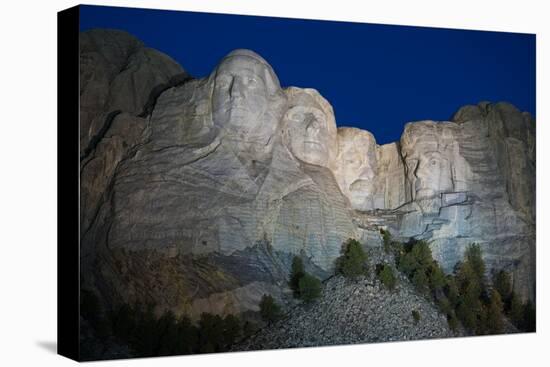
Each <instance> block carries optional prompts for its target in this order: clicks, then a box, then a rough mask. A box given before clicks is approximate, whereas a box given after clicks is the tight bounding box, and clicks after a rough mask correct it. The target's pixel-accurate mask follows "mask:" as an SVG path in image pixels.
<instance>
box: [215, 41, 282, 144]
mask: <svg viewBox="0 0 550 367" xmlns="http://www.w3.org/2000/svg"><path fill="white" fill-rule="evenodd" d="M211 78H212V79H213V82H214V87H213V94H212V117H213V120H214V124H215V125H217V126H220V127H223V128H224V129H225V131H226V134H227V135H228V137H229V138H231V139H233V140H237V141H238V142H239V143H240V144H243V145H244V146H243V148H245V149H246V148H251V149H252V151H254V152H256V151H259V152H258V153H261V151H263V150H265V149H266V146H268V145H269V142H270V140H271V137H272V136H273V134H274V133H275V131H276V129H277V126H278V123H279V121H280V119H281V116H282V114H283V109H284V105H285V102H286V99H285V96H284V94H283V92H282V90H281V87H280V85H279V80H278V79H277V76H276V75H275V73H274V72H273V69H272V68H271V66H269V64H268V63H267V62H266V61H265V60H264V59H263V58H262V57H261V56H259V55H257V54H256V53H254V52H253V51H249V50H235V51H233V52H231V53H230V54H228V55H227V56H226V57H225V58H224V59H223V60H222V61H221V63H220V64H219V65H218V67H217V68H216V70H215V71H214V73H213V75H212V76H211Z"/></svg>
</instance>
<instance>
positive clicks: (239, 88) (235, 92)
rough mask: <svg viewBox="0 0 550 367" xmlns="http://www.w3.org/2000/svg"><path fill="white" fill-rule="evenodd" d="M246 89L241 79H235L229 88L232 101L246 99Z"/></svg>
mask: <svg viewBox="0 0 550 367" xmlns="http://www.w3.org/2000/svg"><path fill="white" fill-rule="evenodd" d="M245 90H246V87H245V85H244V83H243V81H242V79H241V78H239V77H237V76H236V77H234V78H233V80H232V81H231V86H230V87H229V94H230V96H231V99H234V100H236V99H243V98H245V97H246V93H245Z"/></svg>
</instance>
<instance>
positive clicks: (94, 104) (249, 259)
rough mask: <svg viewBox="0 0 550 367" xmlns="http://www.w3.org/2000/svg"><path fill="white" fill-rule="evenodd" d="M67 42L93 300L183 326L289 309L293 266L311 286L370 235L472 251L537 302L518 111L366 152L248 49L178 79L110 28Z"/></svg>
mask: <svg viewBox="0 0 550 367" xmlns="http://www.w3.org/2000/svg"><path fill="white" fill-rule="evenodd" d="M81 45H82V46H81V64H82V65H81V109H82V110H81V122H80V123H81V137H80V139H81V172H80V174H81V249H82V251H81V253H82V261H81V263H82V264H81V266H82V277H83V286H84V287H88V288H93V289H95V290H96V291H97V292H98V293H99V294H100V295H101V297H102V298H103V299H105V300H106V303H107V304H111V305H115V304H117V303H118V302H129V303H134V302H145V303H154V304H156V305H157V307H158V310H159V311H161V310H166V309H170V310H172V311H174V312H175V313H176V315H180V314H183V313H186V314H189V315H191V316H192V317H194V318H196V317H198V315H199V314H200V312H205V311H209V312H212V313H222V314H224V313H244V312H246V311H250V310H252V311H257V310H258V303H259V300H260V298H261V296H262V295H263V294H264V293H269V294H272V295H274V296H275V298H277V299H278V300H279V301H280V302H282V303H286V302H291V301H290V300H289V299H288V298H289V297H288V295H289V294H290V293H289V290H288V286H287V277H288V272H289V268H290V264H291V260H292V256H293V255H301V256H302V258H303V259H304V260H305V264H306V269H307V270H308V271H309V272H311V273H314V274H316V275H317V276H319V277H321V278H326V277H328V276H329V275H330V274H331V273H332V271H333V267H334V261H335V259H336V258H337V257H338V256H339V254H340V248H341V244H342V243H343V242H344V241H345V240H346V239H347V238H350V237H351V238H357V239H362V241H363V242H364V243H365V244H366V245H367V246H379V245H380V235H379V229H380V228H389V229H390V230H391V232H392V233H393V234H394V236H396V237H398V238H403V239H405V238H408V237H417V238H425V239H428V240H430V241H431V246H432V250H433V252H434V255H435V257H436V258H437V259H438V260H439V261H440V262H441V263H442V264H443V265H444V267H445V269H446V270H447V271H451V270H452V268H453V266H454V264H455V263H456V262H457V261H460V260H461V258H462V252H463V250H464V248H465V246H466V245H468V244H469V243H472V242H477V243H480V244H481V245H482V247H483V250H484V254H485V257H486V260H487V262H488V264H489V270H490V269H493V268H506V269H508V270H511V271H512V272H513V274H514V286H515V288H516V289H517V290H518V291H519V292H520V293H521V294H522V295H523V296H524V297H528V296H529V297H534V264H535V261H534V254H535V247H534V246H535V237H534V236H535V206H534V203H535V201H534V200H535V198H534V192H535V190H534V185H535V154H534V152H535V148H534V144H535V123H534V120H533V118H532V117H531V116H530V115H529V114H526V113H521V112H520V111H518V110H517V109H515V108H514V107H513V106H511V105H509V104H504V103H497V104H487V103H481V104H480V105H478V106H467V107H464V108H462V109H460V110H459V111H458V112H457V113H456V115H455V116H454V118H453V121H451V122H433V121H422V122H415V123H410V124H407V126H406V127H405V131H404V133H403V136H402V138H401V141H400V142H395V143H391V144H386V145H382V146H379V145H377V144H376V141H375V139H374V137H373V136H372V134H370V133H369V132H367V131H362V130H359V129H355V128H338V129H337V127H336V120H335V116H334V112H333V110H332V107H331V105H330V103H329V102H328V101H327V100H325V99H324V98H323V97H322V96H321V95H320V94H319V93H318V92H317V91H315V90H314V89H303V88H296V87H288V88H286V89H283V88H282V87H281V86H280V83H279V80H278V78H277V76H276V74H275V72H274V70H273V69H272V68H271V66H270V65H269V64H268V63H267V61H266V60H264V59H263V58H262V57H261V56H259V55H257V54H255V53H254V52H252V51H249V50H235V51H233V52H231V53H230V54H229V55H227V56H226V57H225V58H224V59H222V60H221V62H220V63H219V65H218V66H217V67H216V69H215V70H214V71H213V72H212V73H211V75H209V76H208V77H206V78H203V79H192V78H190V77H189V76H188V75H187V74H186V73H185V71H184V70H183V69H182V68H181V67H180V66H178V65H177V64H176V63H175V62H174V61H173V60H171V59H170V58H169V57H167V56H165V55H163V54H161V53H159V52H157V51H154V50H151V49H148V48H146V47H145V46H144V45H143V44H142V43H141V42H139V41H138V40H136V39H135V38H133V37H131V36H129V35H128V34H125V33H123V32H117V31H102V30H94V31H89V32H84V33H82V34H81Z"/></svg>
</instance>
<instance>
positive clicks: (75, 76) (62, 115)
mask: <svg viewBox="0 0 550 367" xmlns="http://www.w3.org/2000/svg"><path fill="white" fill-rule="evenodd" d="M79 18H80V9H79V7H78V6H75V7H72V8H69V9H66V10H63V11H60V12H58V13H57V180H58V181H57V205H58V209H57V236H58V237H57V353H58V354H60V355H62V356H65V357H67V358H71V359H74V360H80V350H79V329H80V328H79V323H80V321H79V320H80V316H79V314H80V310H79V307H80V294H79V283H80V282H79V278H80V275H79V270H80V269H79V268H80V258H79V254H80V235H79V231H80V228H79V223H80V221H79V195H80V193H79V176H80V173H79V126H78V125H79V123H78V121H79V41H78V32H79Z"/></svg>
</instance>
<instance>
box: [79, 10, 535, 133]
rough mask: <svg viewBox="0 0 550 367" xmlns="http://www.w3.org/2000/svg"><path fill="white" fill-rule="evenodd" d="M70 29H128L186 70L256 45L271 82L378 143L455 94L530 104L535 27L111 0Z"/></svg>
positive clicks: (439, 112)
mask: <svg viewBox="0 0 550 367" xmlns="http://www.w3.org/2000/svg"><path fill="white" fill-rule="evenodd" d="M80 14H81V20H80V29H81V30H87V29H91V28H116V29H122V30H125V31H128V32H129V33H132V34H133V35H135V36H137V37H138V38H139V39H141V40H142V41H143V42H144V43H145V44H146V45H147V46H149V47H152V48H155V49H157V50H159V51H162V52H164V53H166V54H168V55H170V56H171V57H172V58H174V59H175V60H176V61H178V62H179V63H180V64H181V65H182V66H183V68H185V69H186V70H187V71H188V72H189V73H190V74H191V75H193V76H195V77H203V76H206V75H208V74H209V73H210V72H211V71H212V70H213V68H214V67H215V66H216V64H217V62H218V61H219V60H220V59H221V58H222V57H223V56H224V55H225V54H227V53H228V52H230V51H231V50H233V49H236V48H248V49H252V50H254V51H256V52H257V53H259V54H260V55H262V56H263V57H264V58H265V59H266V60H267V61H268V62H269V63H270V64H271V65H272V66H273V68H274V69H275V72H276V73H277V75H278V76H279V79H280V81H281V85H282V86H283V87H286V86H291V85H293V86H298V87H310V88H315V89H317V90H319V92H320V93H321V94H322V95H323V96H324V97H325V98H326V99H328V100H329V102H330V103H331V104H332V106H333V107H334V111H335V114H336V122H337V124H338V126H356V127H360V128H362V129H366V130H369V131H371V132H372V133H373V134H374V136H375V137H376V140H377V142H378V143H379V144H382V143H388V142H391V141H396V140H399V138H400V136H401V132H402V130H403V126H404V124H405V123H407V122H409V121H418V120H423V119H430V120H447V119H449V118H450V117H451V116H452V114H453V113H454V112H455V111H456V110H457V109H458V108H459V107H460V106H463V105H465V104H475V103H477V102H479V101H483V100H487V101H492V102H495V101H508V102H511V103H513V104H514V105H516V106H517V107H518V108H519V109H521V110H524V111H529V112H531V113H532V114H533V115H534V114H535V36H534V35H528V34H517V33H500V32H479V31H462V30H450V29H434V28H419V27H402V26H385V25H374V24H361V23H344V22H328V21H314V20H313V21H312V20H295V19H283V18H269V17H252V16H235V15H218V14H206V13H192V12H179V11H164V10H162V11H161V10H144V9H131V8H114V7H95V6H83V7H81V13H80Z"/></svg>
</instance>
